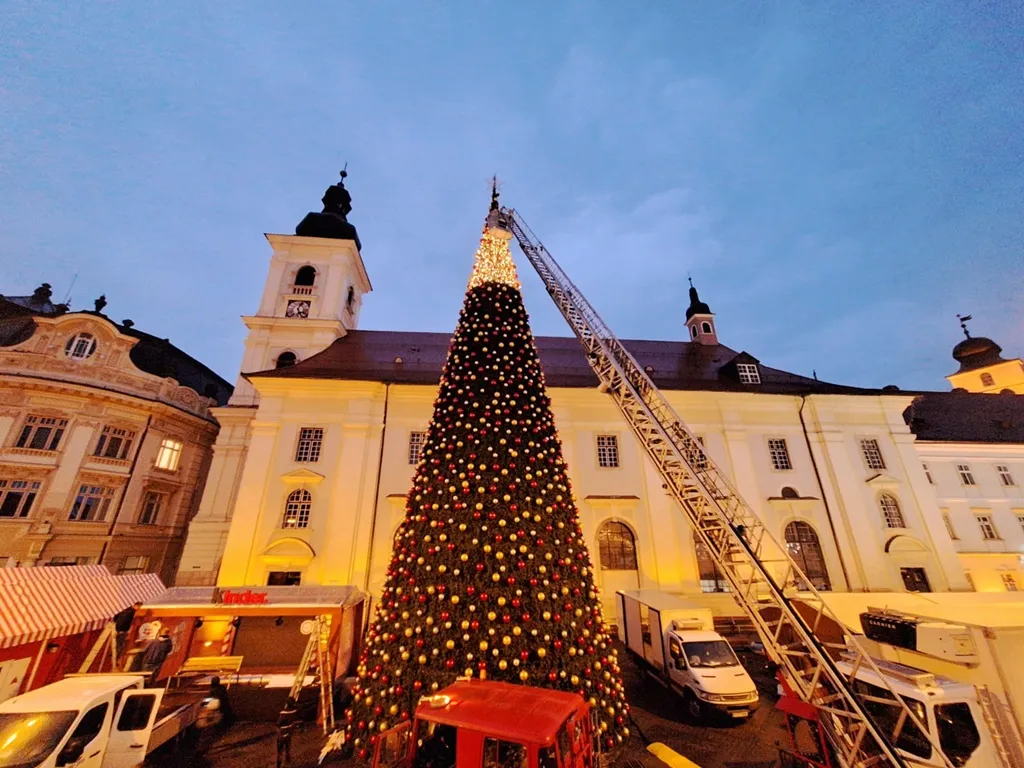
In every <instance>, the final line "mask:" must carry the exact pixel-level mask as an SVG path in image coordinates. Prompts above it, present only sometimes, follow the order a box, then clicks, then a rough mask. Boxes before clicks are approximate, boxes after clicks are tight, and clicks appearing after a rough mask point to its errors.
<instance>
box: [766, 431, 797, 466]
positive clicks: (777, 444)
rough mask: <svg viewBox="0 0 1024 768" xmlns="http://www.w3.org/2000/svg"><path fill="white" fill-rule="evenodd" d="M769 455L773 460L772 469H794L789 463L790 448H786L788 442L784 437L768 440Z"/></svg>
mask: <svg viewBox="0 0 1024 768" xmlns="http://www.w3.org/2000/svg"><path fill="white" fill-rule="evenodd" d="M768 455H769V456H770V457H771V460H772V469H777V470H779V471H782V470H786V469H792V468H793V465H792V464H791V463H790V461H789V448H788V447H786V440H785V438H782V437H773V438H771V439H769V440H768Z"/></svg>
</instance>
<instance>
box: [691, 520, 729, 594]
mask: <svg viewBox="0 0 1024 768" xmlns="http://www.w3.org/2000/svg"><path fill="white" fill-rule="evenodd" d="M693 546H694V549H695V550H696V553H697V571H698V572H699V574H700V591H701V592H708V593H711V592H728V591H729V581H728V580H727V579H726V578H725V575H724V574H723V573H722V571H721V570H719V568H718V564H717V563H716V562H715V559H714V558H713V557H712V556H711V552H710V551H709V550H708V548H707V547H706V546H705V544H704V542H703V541H701V540H700V538H699V537H698V535H697V533H696V532H694V534H693Z"/></svg>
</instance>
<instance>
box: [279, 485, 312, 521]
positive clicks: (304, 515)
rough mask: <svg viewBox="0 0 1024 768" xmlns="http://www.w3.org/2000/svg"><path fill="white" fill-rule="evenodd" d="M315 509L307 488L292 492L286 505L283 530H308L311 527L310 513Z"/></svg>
mask: <svg viewBox="0 0 1024 768" xmlns="http://www.w3.org/2000/svg"><path fill="white" fill-rule="evenodd" d="M312 509H313V496H312V494H310V492H309V491H307V490H306V489H305V488H300V489H299V490H297V491H292V492H291V493H289V494H288V500H287V501H286V502H285V505H284V517H283V518H282V519H281V527H282V528H306V527H308V526H309V513H310V511H311V510H312Z"/></svg>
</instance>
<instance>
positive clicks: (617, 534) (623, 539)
mask: <svg viewBox="0 0 1024 768" xmlns="http://www.w3.org/2000/svg"><path fill="white" fill-rule="evenodd" d="M597 548H598V551H599V553H600V558H601V568H603V569H604V570H606V571H635V570H636V569H637V568H636V539H634V538H633V532H632V531H631V530H629V526H627V525H626V524H624V523H618V522H615V521H614V520H609V521H608V522H606V523H605V524H604V525H602V526H601V527H600V529H598V531H597Z"/></svg>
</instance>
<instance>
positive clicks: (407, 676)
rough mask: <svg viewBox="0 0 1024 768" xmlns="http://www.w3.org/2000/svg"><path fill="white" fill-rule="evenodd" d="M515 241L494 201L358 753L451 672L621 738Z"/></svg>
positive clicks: (377, 647) (367, 659) (413, 500)
mask: <svg viewBox="0 0 1024 768" xmlns="http://www.w3.org/2000/svg"><path fill="white" fill-rule="evenodd" d="M510 239H511V235H510V234H509V232H508V231H507V230H506V229H504V228H503V227H502V226H501V225H500V217H499V211H498V202H497V191H495V192H494V194H493V196H492V202H491V212H490V215H489V216H488V218H487V224H486V225H485V227H484V233H483V237H482V238H481V241H480V247H479V249H478V250H477V252H476V261H475V263H474V265H473V272H472V275H471V276H470V279H469V287H468V290H467V292H466V299H465V303H464V305H463V308H462V311H461V313H460V314H459V323H458V327H457V328H456V329H455V334H454V335H453V337H452V340H451V344H450V346H449V349H448V360H447V361H446V363H445V366H444V370H443V372H442V375H441V384H440V389H439V391H438V395H437V400H436V401H435V403H434V415H433V419H432V420H431V422H430V427H429V429H428V432H427V440H426V444H425V445H424V448H423V451H422V454H421V455H422V458H421V460H420V464H419V466H418V467H417V469H416V476H415V479H414V481H413V487H412V490H411V491H410V492H409V496H408V499H407V501H406V516H405V521H404V522H403V524H402V526H401V528H400V529H399V533H398V535H397V537H396V540H395V551H394V553H393V556H392V559H391V563H390V565H389V567H388V572H387V580H386V582H385V585H384V589H383V592H382V595H381V599H380V603H379V605H378V609H377V614H376V616H375V619H374V621H373V623H372V624H371V626H370V630H369V633H368V635H367V641H366V647H365V649H364V652H363V655H362V658H361V659H360V664H359V680H358V683H357V686H356V688H355V690H354V691H353V695H354V698H353V703H352V706H351V708H350V709H349V711H348V713H347V720H346V739H347V741H348V743H349V744H351V745H353V747H354V750H355V753H356V755H357V756H358V757H362V758H366V757H368V756H369V755H372V752H373V741H374V739H375V738H376V736H377V735H378V734H380V733H381V732H383V731H385V730H386V729H388V728H390V727H392V726H394V725H396V724H398V723H399V722H401V721H403V720H407V719H409V717H410V716H411V714H412V713H413V712H414V711H415V708H416V703H417V701H418V700H419V698H420V697H421V696H423V695H427V694H429V693H431V692H432V691H436V690H439V689H441V688H443V687H445V686H446V685H448V684H449V683H452V682H454V680H455V679H456V678H457V677H460V676H472V677H484V678H486V679H492V680H502V681H506V682H514V683H520V684H523V685H535V686H544V687H548V688H558V689H561V690H566V691H575V692H578V693H579V694H580V695H581V696H583V697H584V699H587V700H589V701H590V702H591V703H592V705H593V706H594V707H595V709H597V711H598V722H599V723H600V728H601V730H602V739H603V740H604V745H605V747H606V748H613V747H615V746H617V745H618V744H619V743H621V741H622V740H623V739H624V738H625V737H626V736H628V735H629V731H628V729H627V728H626V719H627V712H628V706H627V704H626V702H625V696H624V693H623V686H622V679H621V673H620V669H619V666H618V660H617V658H616V654H615V650H614V649H613V648H612V645H611V639H610V636H609V634H608V633H607V631H606V627H605V625H604V618H603V616H602V611H601V604H600V600H599V598H598V595H597V589H596V587H595V585H594V573H593V566H592V565H591V560H590V555H589V553H588V551H587V545H586V543H585V541H584V537H583V533H582V530H581V528H580V524H579V515H578V512H577V510H576V504H575V500H574V498H573V495H572V490H571V489H570V487H569V478H568V476H567V467H566V463H565V460H564V459H563V458H562V446H561V443H560V441H559V439H558V433H557V431H556V429H555V422H554V418H553V417H552V414H551V407H550V406H551V403H550V400H549V399H548V396H547V394H546V391H545V387H544V374H543V372H542V370H541V367H540V361H539V360H538V357H537V349H536V346H535V344H534V341H533V334H532V333H531V331H530V325H529V319H528V317H527V314H526V310H525V309H524V307H523V298H522V295H521V294H520V291H519V281H518V278H517V276H516V270H515V265H514V264H513V262H512V255H511V252H510V250H509V240H510Z"/></svg>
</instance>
